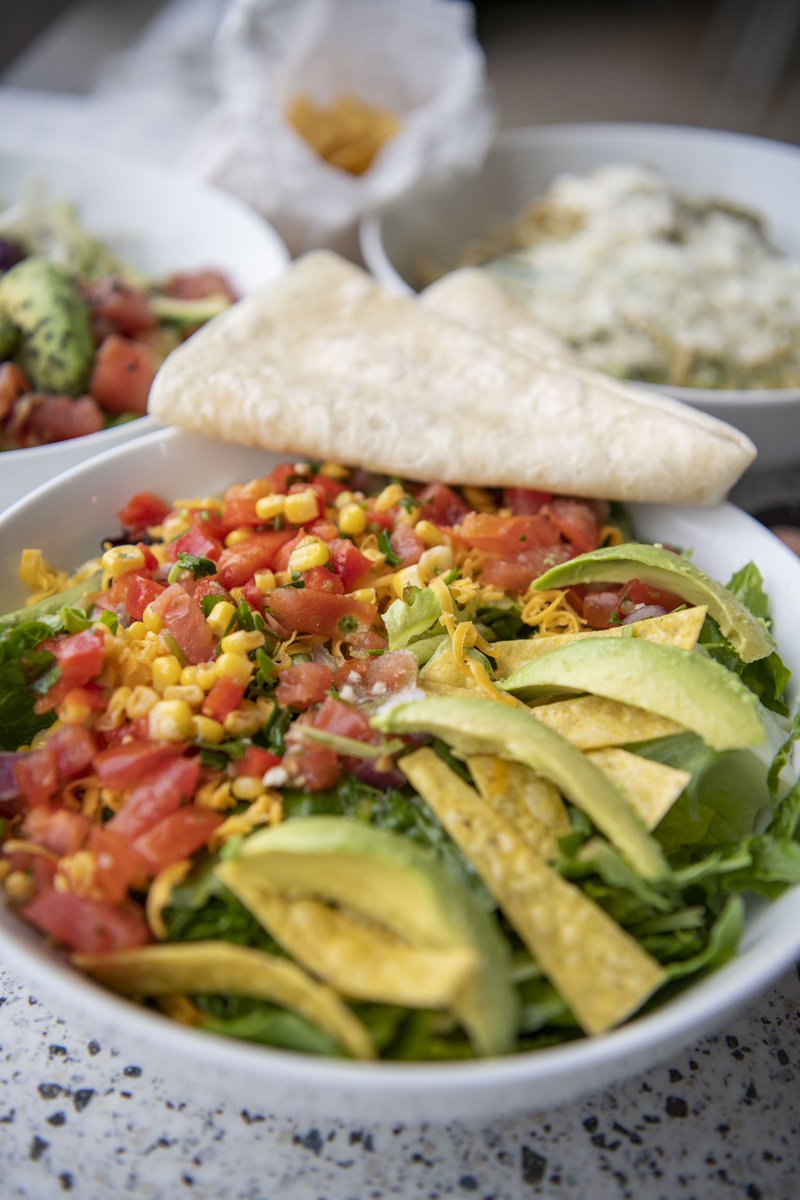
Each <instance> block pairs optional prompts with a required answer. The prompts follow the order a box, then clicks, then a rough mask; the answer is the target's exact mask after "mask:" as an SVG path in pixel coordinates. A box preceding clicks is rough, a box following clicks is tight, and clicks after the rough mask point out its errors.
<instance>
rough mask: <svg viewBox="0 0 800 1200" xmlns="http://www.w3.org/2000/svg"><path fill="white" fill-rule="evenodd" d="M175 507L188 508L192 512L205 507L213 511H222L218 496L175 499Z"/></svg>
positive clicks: (199, 510)
mask: <svg viewBox="0 0 800 1200" xmlns="http://www.w3.org/2000/svg"><path fill="white" fill-rule="evenodd" d="M175 508H188V509H189V510H190V511H194V512H202V510H203V509H204V508H207V509H211V510H212V511H214V512H222V501H221V500H220V498H219V496H193V497H192V498H191V499H189V500H176V501H175Z"/></svg>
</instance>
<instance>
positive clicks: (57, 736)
mask: <svg viewBox="0 0 800 1200" xmlns="http://www.w3.org/2000/svg"><path fill="white" fill-rule="evenodd" d="M74 690H76V691H77V690H78V689H74ZM101 695H102V693H101ZM47 748H48V750H50V751H51V752H52V754H53V755H54V756H55V760H56V773H57V775H58V778H59V780H60V781H61V782H62V783H63V782H66V781H67V780H69V779H77V778H78V776H79V775H82V774H83V773H84V772H85V771H86V770H87V769H88V767H89V765H90V764H91V761H92V759H93V758H94V756H95V754H96V753H97V743H96V742H95V740H94V737H93V736H92V733H91V731H90V730H88V729H87V728H86V727H85V726H84V725H62V726H61V727H60V728H59V729H54V730H53V731H52V732H51V733H49V734H48V736H47Z"/></svg>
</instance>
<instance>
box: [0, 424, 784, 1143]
mask: <svg viewBox="0 0 800 1200" xmlns="http://www.w3.org/2000/svg"><path fill="white" fill-rule="evenodd" d="M276 461H277V458H276V456H275V455H270V454H268V453H266V452H264V451H260V450H254V449H246V448H242V447H235V446H227V445H223V444H220V443H219V442H214V441H211V440H208V439H204V438H200V437H196V436H192V435H189V434H185V433H182V432H179V431H177V430H157V431H155V432H154V433H151V434H148V435H147V436H145V437H142V438H138V439H136V440H135V441H132V442H129V443H127V444H126V445H124V446H119V447H117V448H115V449H113V450H111V451H108V452H107V453H105V454H103V455H100V456H98V457H97V458H95V459H94V460H93V461H91V462H89V463H86V464H84V465H82V466H80V467H76V468H73V469H72V470H70V471H69V472H67V473H66V474H64V475H63V476H62V477H61V478H60V479H58V480H56V481H55V482H53V483H51V484H47V485H45V486H44V487H41V488H39V489H38V490H37V491H36V492H34V493H33V494H32V495H31V496H28V497H26V498H25V499H23V500H21V501H19V502H18V503H17V504H15V505H14V506H13V507H12V508H11V509H9V510H8V511H7V512H6V513H5V514H3V515H2V516H0V612H5V611H8V610H9V609H10V608H13V607H16V606H17V605H19V604H20V602H21V601H22V599H23V588H22V585H21V584H20V582H19V580H18V577H17V560H18V555H19V550H20V549H21V548H22V547H23V546H38V547H41V548H42V549H43V550H44V552H45V554H46V555H47V557H48V558H50V559H51V560H52V561H53V562H54V563H55V564H56V565H58V566H61V567H65V568H66V567H69V566H73V565H75V564H77V563H78V562H80V561H82V560H84V559H85V558H87V557H89V556H90V555H92V554H94V553H95V552H96V551H97V549H98V547H99V544H100V541H101V539H102V538H103V537H104V536H107V535H108V534H109V533H115V532H116V522H115V517H114V514H115V513H116V512H117V511H118V510H119V509H120V508H121V507H122V505H123V504H124V503H125V501H126V500H127V499H128V498H129V497H130V495H131V494H133V493H134V492H136V491H140V490H142V489H150V490H153V491H156V492H160V493H162V494H164V493H167V495H165V498H168V496H169V495H171V496H175V495H184V496H187V495H192V494H196V495H208V494H209V493H213V492H216V491H221V490H222V489H223V488H224V487H225V486H227V485H228V484H229V483H233V482H240V481H244V480H247V479H250V478H253V477H254V476H256V475H259V474H262V473H264V471H266V470H269V469H270V468H271V466H272V465H273V464H274V463H275V462H276ZM632 515H633V517H634V521H635V524H636V528H637V530H638V532H639V533H640V534H641V535H642V536H644V537H645V538H652V539H655V538H663V539H666V540H667V541H669V542H671V543H673V544H677V545H682V546H687V547H688V546H692V547H694V549H695V561H696V562H697V564H698V565H699V566H701V567H702V568H704V569H705V570H706V571H708V572H709V573H710V574H712V575H714V576H715V577H717V578H719V579H723V580H725V579H727V578H729V576H730V574H731V573H732V572H733V571H734V570H735V569H737V568H738V567H740V566H742V565H743V564H744V563H746V562H747V561H748V560H749V559H750V558H753V559H755V560H756V561H757V562H758V564H759V566H760V568H761V570H762V573H763V575H764V578H765V581H766V586H767V590H768V592H769V593H770V595H771V598H772V606H773V612H774V615H775V632H776V636H777V638H778V643H779V645H780V647H781V651H782V654H783V656H784V658H785V659H786V661H787V662H788V664H789V666H790V667H791V668H792V669H793V670H794V672H795V674H797V672H798V671H800V627H798V624H797V621H796V615H795V614H796V597H797V592H798V588H800V561H798V559H796V558H795V557H794V556H793V555H792V554H790V553H789V551H788V550H786V548H785V547H784V546H782V545H781V544H780V543H779V542H778V541H777V540H776V539H775V538H774V537H772V535H771V534H769V533H768V532H767V530H766V529H764V527H763V526H761V525H759V524H758V523H757V522H756V521H754V520H753V519H752V518H750V517H748V516H746V515H745V514H744V513H742V512H740V511H739V510H738V509H736V508H733V507H732V506H731V505H721V506H720V507H718V508H714V509H690V508H670V507H667V506H655V505H654V506H639V507H636V506H634V507H633V508H632ZM0 941H2V947H3V960H4V963H5V964H6V965H7V966H8V967H9V968H10V969H11V970H12V971H15V972H19V974H20V975H23V976H24V977H26V978H29V979H31V980H32V981H34V982H35V983H36V985H37V987H38V988H40V989H42V991H43V992H46V993H48V995H49V998H50V1003H51V1004H52V1005H55V1006H57V1009H58V1011H64V1012H65V1013H66V1012H67V1010H68V1014H69V1016H70V1018H71V1020H72V1022H73V1024H74V1025H75V1024H76V1025H78V1026H79V1027H81V1026H82V1027H83V1028H84V1029H85V1030H86V1032H87V1035H88V1036H98V1035H99V1034H101V1033H103V1034H107V1033H111V1034H112V1035H113V1038H114V1042H115V1044H116V1045H117V1046H120V1047H121V1048H123V1049H124V1047H125V1046H126V1045H127V1046H130V1047H134V1046H135V1049H136V1055H137V1057H136V1061H137V1062H146V1063H147V1064H148V1067H150V1066H152V1068H153V1070H154V1071H155V1072H156V1073H157V1074H158V1076H159V1077H160V1078H164V1079H166V1080H168V1081H169V1082H170V1083H171V1084H175V1085H178V1084H180V1086H181V1087H188V1086H191V1087H196V1088H197V1089H198V1093H199V1094H202V1095H203V1096H204V1097H205V1098H206V1101H207V1103H208V1104H209V1105H213V1103H215V1102H216V1100H217V1098H219V1099H230V1100H233V1101H234V1102H235V1103H236V1104H237V1107H238V1108H241V1107H243V1106H245V1105H247V1104H252V1105H255V1106H256V1107H258V1106H260V1107H261V1108H263V1107H264V1104H265V1103H268V1105H269V1109H270V1111H271V1112H273V1113H275V1114H276V1115H289V1114H295V1115H301V1114H302V1115H307V1116H311V1115H315V1116H318V1117H324V1116H327V1117H330V1116H331V1114H333V1113H335V1114H336V1115H337V1116H338V1117H340V1118H341V1119H343V1120H348V1119H351V1120H353V1121H398V1120H399V1121H406V1122H408V1123H411V1124H415V1123H417V1122H420V1121H450V1120H459V1119H463V1120H473V1119H474V1120H479V1119H483V1120H486V1119H487V1118H488V1117H491V1118H496V1117H500V1116H502V1115H504V1114H507V1113H510V1112H514V1111H524V1110H534V1109H536V1108H545V1107H552V1106H554V1105H556V1104H558V1103H561V1102H563V1101H566V1100H569V1099H572V1098H574V1097H575V1096H578V1095H579V1094H581V1093H582V1092H586V1091H590V1090H592V1089H594V1088H598V1087H602V1086H606V1085H608V1084H610V1083H612V1082H614V1081H615V1080H618V1079H621V1078H622V1077H623V1076H625V1075H627V1074H630V1073H632V1072H634V1071H636V1070H637V1069H640V1068H643V1067H645V1066H652V1065H653V1064H654V1063H655V1062H657V1061H659V1060H660V1059H663V1058H665V1057H667V1056H668V1055H669V1054H670V1053H671V1052H672V1051H673V1050H675V1049H677V1048H678V1047H680V1046H683V1045H685V1044H686V1043H688V1042H689V1041H691V1040H692V1039H694V1038H696V1037H697V1036H699V1035H700V1034H701V1033H703V1032H705V1031H708V1030H710V1029H712V1028H714V1027H718V1026H719V1025H720V1024H721V1023H722V1022H723V1020H724V1019H725V1017H726V1016H727V1015H729V1014H730V1013H732V1012H733V1011H735V1010H736V1009H738V1008H740V1007H741V1006H742V1005H743V1004H744V1003H745V1002H746V1001H747V1000H748V999H749V998H750V997H751V996H753V995H755V994H756V993H758V992H760V991H762V990H763V989H764V987H765V986H766V985H767V984H768V983H769V981H770V980H771V979H772V978H773V977H775V976H776V975H777V974H778V973H779V972H780V971H781V970H782V969H783V967H784V966H786V965H788V964H789V963H790V962H791V961H792V960H793V959H794V957H795V956H796V955H797V953H798V951H800V887H798V888H795V889H793V890H792V891H791V892H787V893H786V894H785V895H784V896H783V897H781V899H780V900H778V901H776V902H775V903H774V904H771V905H757V906H754V907H753V908H752V909H751V910H750V912H749V915H748V921H747V930H746V935H745V939H744V944H743V946H742V950H741V953H740V954H739V955H738V957H737V958H736V959H734V960H733V961H732V962H730V963H728V964H727V965H726V966H725V967H723V968H722V969H721V970H719V971H717V972H716V973H715V974H713V975H711V976H709V977H708V978H707V979H704V980H702V981H701V982H699V983H696V984H695V985H694V986H693V987H691V988H690V990H688V991H687V992H685V993H684V994H682V995H681V996H679V997H678V998H676V999H674V1000H672V1001H671V1002H670V1003H669V1004H667V1005H665V1006H664V1007H662V1008H661V1009H659V1010H657V1011H656V1012H654V1013H652V1014H650V1015H648V1016H645V1017H642V1018H640V1019H638V1020H635V1021H632V1022H631V1023H630V1024H628V1025H626V1026H624V1027H623V1028H621V1029H618V1030H616V1031H614V1032H613V1033H610V1034H607V1035H605V1036H603V1037H598V1038H593V1039H590V1040H585V1041H581V1042H575V1043H572V1044H571V1045H567V1046H563V1047H559V1048H554V1049H549V1050H541V1051H537V1052H535V1053H532V1054H526V1055H515V1056H512V1057H509V1058H504V1059H496V1060H491V1061H482V1062H475V1063H451V1064H446V1063H442V1064H427V1065H426V1064H420V1065H415V1064H407V1063H398V1064H390V1063H380V1064H369V1063H353V1062H345V1061H338V1060H332V1059H319V1058H314V1057H312V1056H304V1055H298V1054H292V1053H287V1052H283V1051H279V1050H272V1049H268V1048H266V1047H262V1046H256V1045H251V1044H247V1043H243V1042H235V1041H232V1040H229V1039H226V1038H222V1037H217V1036H214V1035H211V1034H206V1033H201V1032H199V1031H197V1030H192V1029H189V1028H187V1027H185V1026H181V1025H178V1024H177V1023H175V1022H173V1021H170V1020H169V1019H168V1018H166V1017H162V1016H160V1015H159V1014H157V1013H155V1012H151V1011H149V1010H146V1009H143V1008H141V1007H138V1006H136V1005H134V1004H131V1003H129V1002H128V1001H126V1000H123V999H120V998H119V997H117V996H115V995H113V994H112V993H111V992H107V991H105V990H103V989H101V988H100V987H98V986H97V985H96V984H94V983H92V982H91V981H90V980H88V979H87V978H84V977H83V976H81V975H79V974H78V973H76V972H75V971H73V970H72V969H71V968H70V967H69V966H67V965H66V963H65V962H64V960H63V958H61V957H60V956H59V955H58V954H57V953H55V952H54V951H53V950H52V949H51V948H50V947H48V945H47V943H46V942H45V940H44V939H43V938H41V937H40V936H38V935H37V934H36V933H35V932H34V931H33V930H31V929H29V928H28V927H27V926H25V925H23V923H22V922H20V921H19V920H18V919H17V918H16V917H15V916H14V915H13V914H12V913H11V912H9V911H8V910H6V909H4V908H3V907H2V904H0Z"/></svg>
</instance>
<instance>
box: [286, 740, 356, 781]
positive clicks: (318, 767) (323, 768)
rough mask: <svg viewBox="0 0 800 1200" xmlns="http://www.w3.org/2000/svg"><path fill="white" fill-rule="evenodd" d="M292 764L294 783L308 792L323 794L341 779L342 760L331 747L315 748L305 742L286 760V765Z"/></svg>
mask: <svg viewBox="0 0 800 1200" xmlns="http://www.w3.org/2000/svg"><path fill="white" fill-rule="evenodd" d="M290 763H291V764H292V766H293V781H294V782H295V783H296V784H297V785H298V786H299V787H303V788H305V790H306V791H307V792H322V791H324V790H325V789H326V788H331V787H334V786H335V785H336V784H337V783H338V782H339V779H340V778H341V774H342V762H341V759H340V758H339V755H338V754H337V753H336V751H335V750H331V748H330V746H314V745H312V744H311V743H309V742H305V743H303V745H302V746H300V747H298V748H297V750H293V751H292V753H291V754H290V755H287V757H286V758H285V759H284V764H286V765H289V764H290ZM294 764H296V766H295V765H294Z"/></svg>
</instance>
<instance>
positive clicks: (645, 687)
mask: <svg viewBox="0 0 800 1200" xmlns="http://www.w3.org/2000/svg"><path fill="white" fill-rule="evenodd" d="M497 686H498V687H499V688H501V689H502V690H504V691H509V692H514V693H515V694H516V695H520V696H522V697H523V698H525V699H528V700H530V699H541V700H552V699H555V698H556V696H559V695H564V694H569V693H576V692H590V693H592V695H595V696H605V697H607V698H608V699H610V700H621V701H623V702H624V703H625V704H633V705H635V706H636V707H637V708H643V709H645V710H646V711H647V712H654V713H657V714H658V715H659V716H662V717H667V718H669V719H670V720H672V721H677V722H678V723H679V724H681V725H684V726H685V727H686V728H687V729H691V730H693V732H694V733H698V734H699V735H700V737H701V738H702V739H703V741H704V742H705V743H706V744H707V745H709V746H711V747H712V748H713V749H714V750H744V749H747V748H748V747H750V746H760V745H761V744H762V743H763V742H764V740H765V739H766V728H765V725H764V722H763V720H762V718H761V716H760V715H759V711H760V706H759V703H758V700H757V699H756V697H755V695H754V694H753V693H752V692H751V691H750V689H749V688H748V687H746V686H745V684H743V683H742V682H741V680H740V679H739V677H738V675H734V674H733V672H732V671H729V670H728V669H727V668H726V667H723V666H721V665H720V664H719V663H717V662H715V661H714V660H713V659H711V658H708V657H706V655H704V654H699V653H697V652H696V651H694V650H681V649H679V648H678V647H677V646H662V645H659V644H658V643H657V642H648V641H644V640H642V639H639V638H618V639H615V640H613V641H612V640H610V639H601V638H589V639H588V640H587V641H585V642H571V643H570V644H569V645H568V646H561V647H560V648H559V649H558V650H553V651H551V653H550V654H543V655H542V656H541V658H538V659H535V660H534V661H533V662H531V663H528V665H527V666H525V667H522V669H521V670H519V671H515V672H514V674H513V675H510V676H509V677H508V679H504V680H502V682H500V683H498V684H497Z"/></svg>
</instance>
